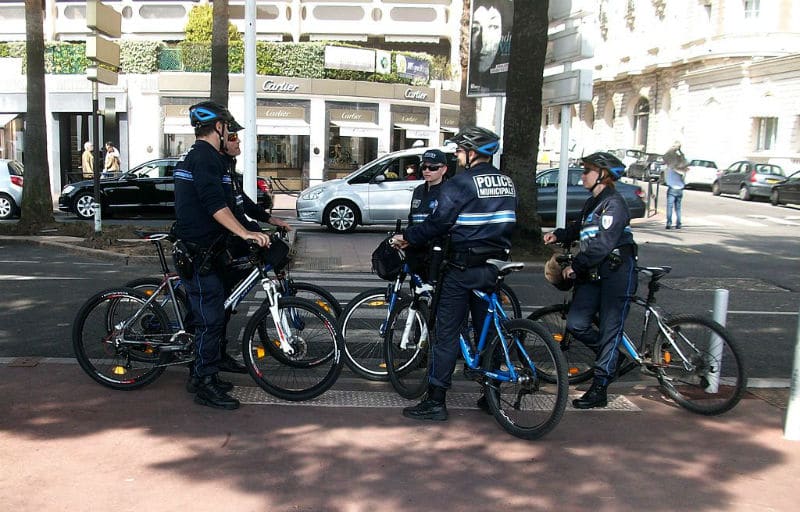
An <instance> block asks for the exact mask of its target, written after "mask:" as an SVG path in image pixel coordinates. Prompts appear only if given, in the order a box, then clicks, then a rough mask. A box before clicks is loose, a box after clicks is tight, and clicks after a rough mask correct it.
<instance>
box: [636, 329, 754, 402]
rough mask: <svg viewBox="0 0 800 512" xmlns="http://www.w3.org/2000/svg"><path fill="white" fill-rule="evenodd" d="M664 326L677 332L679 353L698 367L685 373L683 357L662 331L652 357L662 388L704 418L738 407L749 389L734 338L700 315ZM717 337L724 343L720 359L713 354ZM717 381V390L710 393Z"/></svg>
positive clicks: (656, 340)
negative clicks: (681, 354) (681, 356)
mask: <svg viewBox="0 0 800 512" xmlns="http://www.w3.org/2000/svg"><path fill="white" fill-rule="evenodd" d="M665 323H666V325H667V326H668V327H669V328H670V329H672V331H673V332H674V333H675V339H676V342H677V343H678V348H679V349H680V351H681V352H682V353H683V354H684V356H685V357H686V358H687V359H690V360H691V362H692V363H693V364H694V365H696V366H697V367H696V368H694V369H692V370H686V369H685V368H684V367H683V365H682V363H683V361H682V360H681V359H680V354H679V353H677V351H674V350H673V348H672V346H671V344H670V343H669V341H668V340H667V339H665V337H664V334H663V333H662V332H661V331H659V332H658V335H657V336H656V338H655V340H654V342H653V349H652V351H651V354H652V355H653V365H654V370H655V371H656V375H657V376H658V381H659V383H660V384H661V389H662V390H663V391H664V392H665V393H666V395H667V396H669V397H670V398H672V399H673V400H674V401H675V403H677V404H678V405H680V406H681V407H683V408H685V409H687V410H689V411H691V412H694V413H697V414H702V415H704V416H715V415H717V414H722V413H724V412H727V411H729V410H731V409H732V408H733V407H735V406H736V404H738V403H739V400H741V399H742V396H743V395H744V393H745V391H746V390H747V373H746V370H745V362H744V360H743V357H742V350H741V349H740V348H739V346H738V344H737V343H736V340H735V339H734V338H733V336H731V334H730V333H729V332H728V331H727V329H725V327H723V326H722V325H720V324H718V323H717V322H715V321H713V320H711V319H709V318H705V317H702V316H697V315H677V316H674V317H671V318H669V319H667V320H666V321H665ZM715 338H717V339H719V340H720V342H721V343H722V344H721V346H720V351H721V352H720V354H719V356H717V355H714V354H712V352H713V351H714V350H713V347H712V345H713V343H714V341H713V340H714V339H715ZM719 361H721V363H719ZM715 379H716V380H717V381H718V383H719V385H718V388H717V390H716V391H710V388H709V386H710V385H711V384H712V383H713V381H714V380H715Z"/></svg>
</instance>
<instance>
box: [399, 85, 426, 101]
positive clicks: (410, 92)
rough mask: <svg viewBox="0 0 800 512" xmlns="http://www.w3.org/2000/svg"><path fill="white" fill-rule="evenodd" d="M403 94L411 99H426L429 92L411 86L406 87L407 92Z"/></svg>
mask: <svg viewBox="0 0 800 512" xmlns="http://www.w3.org/2000/svg"><path fill="white" fill-rule="evenodd" d="M403 96H405V97H406V98H408V99H409V100H420V101H425V100H426V99H428V93H427V92H422V91H419V90H417V91H415V90H414V89H411V88H409V89H406V92H405V94H403Z"/></svg>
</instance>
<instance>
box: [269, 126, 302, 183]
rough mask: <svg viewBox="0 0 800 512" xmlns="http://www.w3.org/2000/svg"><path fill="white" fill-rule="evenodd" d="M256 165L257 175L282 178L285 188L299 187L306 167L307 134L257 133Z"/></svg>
mask: <svg viewBox="0 0 800 512" xmlns="http://www.w3.org/2000/svg"><path fill="white" fill-rule="evenodd" d="M257 143H258V149H257V151H256V166H257V169H258V175H259V176H270V177H272V178H277V179H278V180H282V184H283V185H285V187H286V188H290V189H299V188H301V187H302V184H301V183H300V180H301V179H302V178H303V170H304V169H307V168H308V147H309V136H308V135H259V136H258V138H257Z"/></svg>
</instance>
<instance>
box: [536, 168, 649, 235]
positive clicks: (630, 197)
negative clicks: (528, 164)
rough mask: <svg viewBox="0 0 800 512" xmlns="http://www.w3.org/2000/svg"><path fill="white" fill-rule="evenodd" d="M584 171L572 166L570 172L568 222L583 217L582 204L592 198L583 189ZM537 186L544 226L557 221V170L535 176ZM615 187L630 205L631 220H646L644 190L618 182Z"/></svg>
mask: <svg viewBox="0 0 800 512" xmlns="http://www.w3.org/2000/svg"><path fill="white" fill-rule="evenodd" d="M582 172H583V169H582V168H580V167H570V169H569V178H568V184H569V185H568V187H567V220H573V219H577V218H578V217H579V216H580V214H581V210H582V209H583V204H584V203H585V202H586V200H587V199H588V198H589V196H590V195H591V193H590V192H589V191H588V190H586V188H584V186H583V182H582V181H581V173H582ZM536 186H537V187H538V192H537V205H538V212H539V216H541V217H542V221H543V222H545V223H550V222H555V220H556V204H557V201H558V169H557V168H553V169H544V170H542V171H539V172H538V173H536ZM616 188H617V190H618V191H619V193H620V194H622V197H623V198H624V199H625V202H626V203H627V204H628V209H629V210H630V213H631V218H632V219H636V218H639V217H644V214H645V204H644V200H643V198H644V191H643V190H642V187H640V186H638V185H631V184H629V183H622V182H621V181H618V182H617V183H616Z"/></svg>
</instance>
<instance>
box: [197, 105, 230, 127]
mask: <svg viewBox="0 0 800 512" xmlns="http://www.w3.org/2000/svg"><path fill="white" fill-rule="evenodd" d="M232 120H233V116H232V115H231V113H230V112H229V111H228V109H227V108H225V107H223V106H222V105H220V104H219V103H217V102H216V101H201V102H200V103H197V104H194V105H192V106H191V107H189V121H190V122H191V123H192V126H194V127H195V128H197V127H198V126H212V125H214V124H215V123H216V122H217V121H221V122H223V123H230V122H231V121H232Z"/></svg>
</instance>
